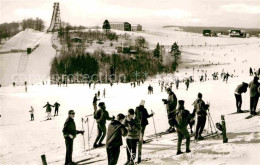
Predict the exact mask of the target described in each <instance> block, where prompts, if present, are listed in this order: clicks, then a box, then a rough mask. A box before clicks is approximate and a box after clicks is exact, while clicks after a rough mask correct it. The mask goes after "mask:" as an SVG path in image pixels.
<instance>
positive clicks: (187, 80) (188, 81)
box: [185, 79, 190, 91]
mask: <svg viewBox="0 0 260 165" xmlns="http://www.w3.org/2000/svg"><path fill="white" fill-rule="evenodd" d="M185 84H186V91H187V90H188V89H189V85H190V80H189V79H186V81H185Z"/></svg>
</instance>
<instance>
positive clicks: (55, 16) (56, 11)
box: [47, 2, 61, 32]
mask: <svg viewBox="0 0 260 165" xmlns="http://www.w3.org/2000/svg"><path fill="white" fill-rule="evenodd" d="M60 27H61V19H60V7H59V3H58V2H56V3H54V6H53V13H52V18H51V24H50V27H49V28H48V30H47V32H54V31H57V30H58V29H59V28H60Z"/></svg>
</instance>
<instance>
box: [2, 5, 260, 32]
mask: <svg viewBox="0 0 260 165" xmlns="http://www.w3.org/2000/svg"><path fill="white" fill-rule="evenodd" d="M54 2H59V3H60V10H61V19H62V21H65V22H69V23H70V24H72V25H85V26H95V25H99V26H100V25H102V23H103V21H104V20H105V19H108V20H109V21H110V22H114V21H127V22H129V23H132V24H137V23H139V24H142V25H143V26H156V27H160V26H163V25H184V26H225V27H227V26H229V27H230V26H232V27H247V28H260V0H0V23H3V22H12V21H20V20H22V19H24V18H30V17H33V18H35V17H39V18H42V19H43V20H44V21H45V23H46V26H48V25H49V23H50V20H51V15H52V10H53V3H54Z"/></svg>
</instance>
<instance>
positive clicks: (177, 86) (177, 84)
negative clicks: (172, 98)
mask: <svg viewBox="0 0 260 165" xmlns="http://www.w3.org/2000/svg"><path fill="white" fill-rule="evenodd" d="M179 83H180V80H179V79H178V78H177V80H176V89H178V88H179Z"/></svg>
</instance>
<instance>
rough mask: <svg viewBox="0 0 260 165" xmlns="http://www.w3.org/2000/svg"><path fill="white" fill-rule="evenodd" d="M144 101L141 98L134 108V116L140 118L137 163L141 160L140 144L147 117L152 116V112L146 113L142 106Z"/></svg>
mask: <svg viewBox="0 0 260 165" xmlns="http://www.w3.org/2000/svg"><path fill="white" fill-rule="evenodd" d="M144 104H145V101H144V100H141V103H140V105H139V106H138V107H136V109H135V115H136V117H137V118H138V119H139V120H140V124H141V132H140V137H139V143H138V159H137V163H140V162H141V156H142V144H143V142H144V140H143V137H144V132H145V128H146V126H147V125H148V124H149V123H148V120H147V119H148V118H150V117H152V116H153V113H152V114H150V115H149V114H148V112H147V109H146V108H145V107H144Z"/></svg>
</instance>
